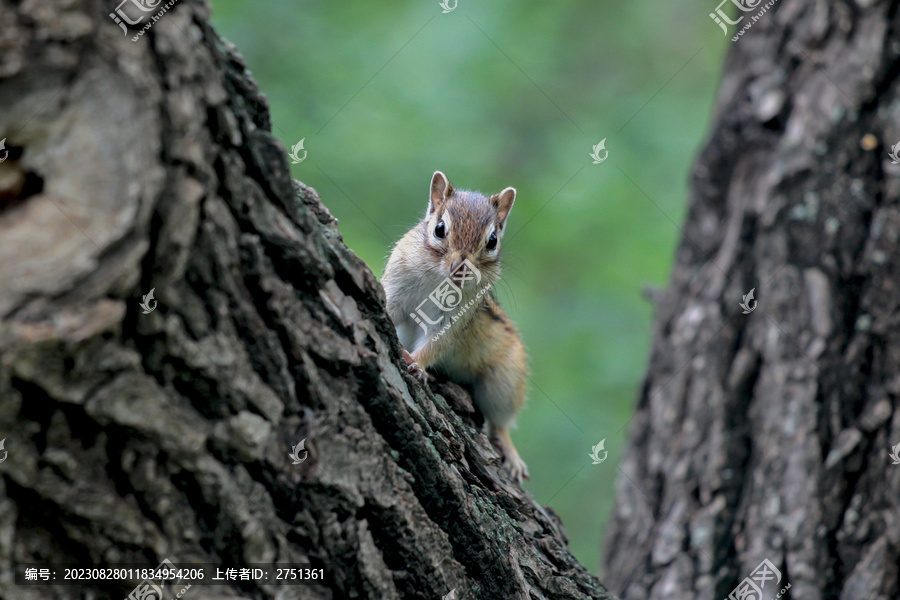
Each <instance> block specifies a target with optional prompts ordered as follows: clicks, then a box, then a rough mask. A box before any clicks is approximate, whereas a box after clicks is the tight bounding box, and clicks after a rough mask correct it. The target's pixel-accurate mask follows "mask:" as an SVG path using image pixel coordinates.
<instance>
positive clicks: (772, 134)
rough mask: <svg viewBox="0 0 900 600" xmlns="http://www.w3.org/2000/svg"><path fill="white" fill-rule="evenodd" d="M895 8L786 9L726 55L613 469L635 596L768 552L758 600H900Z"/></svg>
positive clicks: (623, 570)
mask: <svg viewBox="0 0 900 600" xmlns="http://www.w3.org/2000/svg"><path fill="white" fill-rule="evenodd" d="M898 5H900V3H898V2H897V1H896V0H891V1H888V0H874V1H872V2H859V3H855V4H854V3H826V2H817V1H813V0H781V2H780V3H779V4H777V5H776V6H775V8H774V9H772V10H769V11H768V12H766V13H765V14H764V15H762V17H760V19H759V20H758V21H757V22H755V23H754V24H753V27H752V29H751V30H750V31H749V32H747V33H746V34H744V35H743V36H741V37H740V38H739V40H738V41H737V43H736V44H734V46H733V47H732V50H731V53H730V56H729V59H728V61H727V65H726V69H725V75H724V80H723V82H722V86H721V91H720V95H719V98H718V102H717V109H716V115H717V116H716V118H715V121H714V125H713V128H712V135H711V139H710V141H709V143H708V144H707V146H706V147H705V148H704V150H703V151H702V153H701V154H700V156H699V158H698V160H697V164H696V167H695V169H694V176H693V181H692V187H693V193H692V197H691V200H690V208H689V215H688V218H687V223H686V224H685V226H684V230H683V233H684V237H683V239H682V243H681V246H680V249H679V251H678V256H677V261H676V265H675V267H674V270H673V274H672V281H671V284H670V286H669V289H668V290H667V292H666V293H665V294H663V295H662V299H661V301H660V302H659V305H658V308H657V310H658V314H657V317H656V320H657V326H656V333H655V336H654V338H655V339H654V344H653V350H652V356H651V360H650V365H649V369H648V372H647V375H646V380H645V382H644V385H643V388H642V391H641V393H640V397H639V402H638V408H637V413H636V416H635V417H634V419H633V421H632V423H631V425H630V427H631V435H630V439H631V441H630V446H629V448H628V449H627V450H626V452H625V453H624V458H623V462H622V465H621V467H620V468H621V473H620V477H619V482H618V499H617V508H616V509H615V511H614V516H613V520H612V523H611V527H610V531H609V537H608V543H607V556H606V569H605V570H606V573H607V575H606V576H605V579H604V581H605V582H606V583H607V584H608V585H609V587H610V589H611V590H612V591H614V592H616V593H618V594H620V595H622V596H623V597H625V598H628V599H629V600H641V599H645V598H652V599H663V598H672V599H675V598H678V599H682V598H702V599H720V598H726V597H728V595H729V593H731V591H732V590H733V589H734V588H736V587H738V586H739V585H744V586H746V585H747V582H746V581H745V578H748V577H750V576H751V573H752V572H754V571H755V570H756V568H757V566H758V565H760V564H762V563H763V561H764V560H768V561H769V562H770V563H771V567H774V569H777V570H778V571H780V575H781V580H780V581H775V580H767V581H765V582H764V583H766V585H765V587H763V588H762V594H761V598H762V600H768V599H770V598H775V597H776V594H777V593H779V592H780V591H781V590H782V589H783V588H784V587H786V586H788V585H789V586H790V590H789V591H788V592H787V594H788V596H789V597H793V598H802V599H803V600H819V599H823V600H825V599H838V598H839V599H841V600H857V599H859V600H863V599H865V600H876V599H888V598H894V599H896V598H898V597H900V591H898V585H900V583H898V558H900V495H898V493H897V490H898V489H900V466H892V461H891V459H890V457H889V453H890V451H891V446H893V445H894V444H897V443H898V442H900V410H898V406H900V405H898V399H897V395H898V393H900V376H898V374H897V365H898V363H900V329H898V320H897V315H898V314H900V313H898V309H900V306H898V305H900V289H898V287H900V263H898V262H897V257H898V256H900V235H898V231H900V207H898V202H897V201H898V191H900V179H898V175H900V165H894V164H891V159H890V158H889V156H888V152H889V151H890V146H891V145H892V144H894V143H896V142H898V141H900V125H898V124H900V81H898V78H897V75H898V73H900V60H898V53H900V42H898V40H900V36H898V33H900V32H898V28H900V21H898V14H897V10H898ZM756 13H757V11H755V10H754V11H751V12H748V13H739V14H744V15H745V22H746V21H748V20H749V16H750V15H755V14H756ZM744 24H745V23H740V24H739V25H738V26H737V27H732V28H730V29H729V36H731V35H734V33H733V32H734V31H735V30H737V29H739V28H740V27H742V26H743V25H744ZM728 43H729V44H730V41H729V42H728ZM753 288H755V293H754V296H755V300H753V301H749V302H748V303H746V304H745V305H746V306H747V307H748V308H753V307H754V306H757V308H756V309H755V310H753V311H752V312H749V314H744V310H743V309H742V307H741V306H740V305H739V304H740V303H741V301H742V297H743V296H744V295H746V294H747V293H748V292H749V291H750V290H751V289H753ZM748 300H749V299H748ZM756 301H758V305H756V304H755V302H756ZM768 570H769V572H770V573H772V574H774V573H775V571H774V570H772V569H768ZM751 582H752V583H754V584H757V585H758V584H759V583H761V582H760V580H759V578H758V577H757V578H755V579H752V580H751ZM746 597H747V598H750V599H753V600H755V599H756V598H757V596H756V595H750V596H746Z"/></svg>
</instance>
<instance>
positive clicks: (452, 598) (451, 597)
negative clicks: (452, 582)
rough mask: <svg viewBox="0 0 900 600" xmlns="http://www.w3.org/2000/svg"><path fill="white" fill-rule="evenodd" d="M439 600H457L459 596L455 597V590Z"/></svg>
mask: <svg viewBox="0 0 900 600" xmlns="http://www.w3.org/2000/svg"><path fill="white" fill-rule="evenodd" d="M441 600H459V596H457V595H456V588H453V589H452V590H450V593H449V594H447V595H446V596H444V597H443V598H442V599H441Z"/></svg>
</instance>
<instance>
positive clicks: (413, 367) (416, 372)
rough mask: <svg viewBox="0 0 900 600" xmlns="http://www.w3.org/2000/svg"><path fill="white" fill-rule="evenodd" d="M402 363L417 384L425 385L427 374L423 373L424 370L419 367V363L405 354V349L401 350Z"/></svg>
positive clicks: (408, 354) (410, 355) (407, 353)
mask: <svg viewBox="0 0 900 600" xmlns="http://www.w3.org/2000/svg"><path fill="white" fill-rule="evenodd" d="M403 361H404V362H405V363H406V368H407V370H408V371H409V374H410V375H412V376H413V377H415V378H416V379H418V380H419V383H421V384H422V385H425V384H426V383H428V374H427V373H425V369H423V368H422V367H420V366H419V363H417V362H416V361H414V360H413V357H412V354H410V353H409V352H407V351H406V350H405V349H404V350H403Z"/></svg>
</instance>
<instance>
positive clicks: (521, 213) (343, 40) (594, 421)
mask: <svg viewBox="0 0 900 600" xmlns="http://www.w3.org/2000/svg"><path fill="white" fill-rule="evenodd" d="M453 4H454V0H450V3H449V6H452V5H453ZM212 7H213V23H214V25H215V26H216V27H217V29H218V31H219V32H220V33H221V34H222V35H223V36H224V37H226V38H227V39H229V40H230V41H232V42H233V43H234V44H235V45H236V46H237V47H238V49H239V50H240V51H241V53H242V54H243V55H244V57H245V58H246V60H247V64H248V66H249V69H250V70H251V71H252V72H253V75H254V77H255V78H256V80H257V81H258V82H259V85H260V88H261V89H262V91H263V92H264V93H265V94H266V95H267V96H268V98H269V101H270V102H271V110H272V120H273V131H274V133H275V135H276V136H278V137H279V139H281V141H282V142H283V143H284V145H285V146H286V147H287V148H290V147H291V146H293V145H294V144H296V143H297V142H298V141H299V140H301V139H304V148H305V150H306V151H307V152H308V154H307V158H306V159H305V160H304V161H303V162H302V163H300V164H298V165H295V166H293V175H294V177H295V178H297V179H299V180H301V181H303V182H305V183H307V184H309V185H311V186H313V187H315V188H316V189H317V190H318V191H319V193H320V194H321V196H322V201H323V202H324V203H325V205H326V206H328V208H329V209H330V210H331V212H332V213H333V214H334V215H335V217H337V218H338V219H339V221H340V229H341V232H342V233H343V236H344V241H345V242H346V243H347V245H348V246H349V247H350V248H351V249H352V250H353V251H354V252H356V254H358V255H359V256H360V257H361V258H362V259H363V260H365V261H366V263H368V264H369V266H370V267H371V268H372V270H373V271H374V272H375V274H376V275H378V276H379V277H380V275H381V272H382V269H383V267H384V263H385V260H386V258H387V256H388V254H389V252H390V248H391V245H392V244H393V242H394V241H395V240H396V239H398V238H399V237H400V236H402V235H403V233H404V232H406V231H407V230H408V229H409V228H410V227H411V226H412V225H413V224H415V222H416V221H417V220H418V219H419V218H420V217H421V216H422V215H423V213H424V211H425V207H426V202H427V198H428V196H427V192H428V185H429V182H430V178H431V175H432V173H433V172H434V171H435V170H438V169H439V170H442V171H444V172H445V173H447V175H448V176H449V178H450V181H451V182H453V184H454V185H456V186H457V187H461V188H467V189H479V190H481V191H482V192H484V193H494V192H498V191H500V190H501V189H502V188H504V187H506V186H514V187H515V188H517V190H518V194H517V198H516V204H515V207H514V209H513V211H512V213H511V216H510V220H509V229H508V233H507V235H506V239H505V240H504V245H503V255H504V283H503V284H501V285H500V286H498V290H497V295H498V299H499V300H500V302H501V304H502V305H503V306H504V308H505V309H506V310H507V312H508V313H509V315H510V316H511V317H512V319H513V320H514V321H515V322H516V323H517V325H518V327H519V329H520V331H521V333H522V335H523V337H524V340H525V344H526V346H527V347H528V349H529V353H530V361H531V370H532V382H531V386H530V389H529V400H528V403H527V404H526V407H525V409H524V410H523V411H522V413H521V415H520V417H519V427H518V429H517V430H516V431H515V432H514V433H513V439H514V440H515V442H516V445H517V446H518V448H519V451H520V453H521V454H522V457H523V458H524V460H525V461H526V462H527V463H528V466H529V469H530V471H531V480H530V481H528V482H526V484H525V487H526V488H527V489H528V490H529V491H531V492H532V493H533V494H534V496H535V497H536V498H537V500H538V501H539V502H541V503H542V504H548V505H550V506H551V507H552V508H553V509H554V510H555V511H556V512H557V513H558V514H559V515H560V516H561V518H562V520H563V523H564V525H565V527H566V530H567V532H568V534H569V537H570V548H571V550H572V551H573V552H574V554H575V555H576V556H577V557H578V558H579V559H580V560H581V561H582V562H583V563H584V564H585V565H587V567H588V568H589V569H591V570H592V571H593V572H594V573H599V561H600V552H601V547H602V543H603V536H604V531H605V525H606V521H607V518H608V516H609V512H610V510H611V508H612V503H613V499H614V488H615V482H616V480H617V479H618V475H619V471H618V469H617V468H616V464H617V463H618V459H619V456H620V453H621V449H622V446H623V443H624V441H625V435H626V434H627V432H628V429H627V427H625V425H626V423H627V422H628V419H629V418H630V416H631V411H632V407H633V405H634V401H635V398H636V396H637V392H638V389H639V385H640V383H641V378H642V375H643V372H644V368H645V364H646V360H647V355H648V348H649V342H650V334H651V325H652V317H653V314H652V306H651V305H650V304H649V303H648V302H646V301H645V300H643V299H642V297H641V289H642V288H643V287H645V286H655V287H664V286H665V285H666V283H667V280H668V273H669V269H670V266H671V264H672V259H673V254H674V250H675V248H676V245H677V243H678V241H679V235H680V234H679V231H678V229H677V227H676V226H675V225H674V224H673V221H674V223H678V224H679V226H680V224H681V222H682V220H683V217H684V214H685V201H686V196H687V180H688V173H689V170H690V165H691V163H692V160H693V157H694V155H695V154H696V152H697V150H698V148H699V146H700V144H701V143H702V142H703V140H704V138H705V135H706V132H707V129H708V122H709V119H710V116H711V104H712V100H713V97H714V94H715V91H716V88H717V84H718V80H719V73H720V63H721V61H722V55H723V53H724V51H725V47H726V46H725V45H726V43H728V42H727V41H726V39H725V38H724V37H723V35H722V33H721V30H720V29H719V28H718V27H717V26H716V25H715V24H714V23H713V22H712V20H711V19H709V17H708V13H709V12H711V11H712V9H713V8H714V5H713V3H710V5H709V6H705V5H697V4H696V3H689V2H687V1H686V0H678V1H674V2H671V1H667V0H650V1H648V2H643V3H631V2H628V3H626V2H611V1H610V2H608V1H601V2H596V1H588V0H580V1H560V2H552V3H548V2H545V1H542V2H537V1H528V2H514V3H492V4H488V3H478V4H476V3H474V2H471V1H469V0H459V4H458V6H457V7H456V9H455V10H453V11H452V12H449V13H447V14H443V13H442V9H441V6H440V5H439V3H438V2H437V0H419V1H417V2H340V3H337V2H324V1H299V2H253V3H249V2H239V1H237V0H212ZM603 138H606V149H607V150H608V151H609V158H608V159H607V160H606V161H605V162H603V163H602V164H597V165H595V164H592V160H591V158H590V156H589V152H590V151H591V147H592V146H593V145H595V144H597V143H598V142H599V141H600V140H601V139H603ZM302 154H303V153H302V152H300V155H301V156H302ZM601 156H602V152H601ZM639 188H640V189H639ZM641 190H643V191H641ZM648 197H649V198H648ZM654 204H655V205H656V206H655V205H654ZM623 427H624V429H623ZM601 439H605V440H606V442H605V446H606V449H607V450H608V451H609V457H608V459H607V460H606V461H605V462H603V463H601V464H599V465H593V464H591V459H590V458H589V456H588V455H589V453H590V451H591V447H592V446H594V445H595V444H597V443H598V442H599V441H600V440H601Z"/></svg>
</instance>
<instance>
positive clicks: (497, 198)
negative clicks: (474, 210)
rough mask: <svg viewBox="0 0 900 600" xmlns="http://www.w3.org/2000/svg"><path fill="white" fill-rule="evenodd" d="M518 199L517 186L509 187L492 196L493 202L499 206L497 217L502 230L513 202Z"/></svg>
mask: <svg viewBox="0 0 900 600" xmlns="http://www.w3.org/2000/svg"><path fill="white" fill-rule="evenodd" d="M515 201H516V188H512V187H508V188H506V189H505V190H503V191H502V192H500V193H499V194H494V195H493V196H491V202H493V204H494V206H495V207H496V208H497V219H498V220H499V221H500V224H499V226H498V227H499V229H500V230H501V231H502V230H503V227H504V225H506V217H508V216H509V211H511V210H512V207H513V203H514V202H515Z"/></svg>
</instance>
